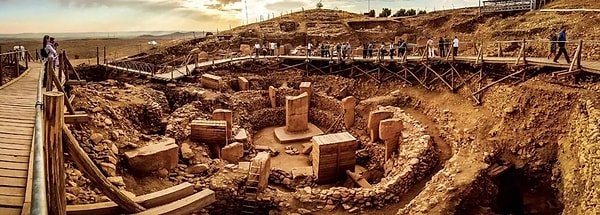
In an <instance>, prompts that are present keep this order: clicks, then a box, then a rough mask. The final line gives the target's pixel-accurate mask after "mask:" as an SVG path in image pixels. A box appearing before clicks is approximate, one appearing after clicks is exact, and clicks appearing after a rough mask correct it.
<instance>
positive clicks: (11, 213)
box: [0, 206, 21, 215]
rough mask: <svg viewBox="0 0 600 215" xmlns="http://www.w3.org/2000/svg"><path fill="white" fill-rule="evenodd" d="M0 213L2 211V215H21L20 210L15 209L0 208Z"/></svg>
mask: <svg viewBox="0 0 600 215" xmlns="http://www.w3.org/2000/svg"><path fill="white" fill-rule="evenodd" d="M0 211H2V215H20V214H21V208H20V207H19V208H15V207H2V206H0Z"/></svg>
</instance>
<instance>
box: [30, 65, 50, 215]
mask: <svg viewBox="0 0 600 215" xmlns="http://www.w3.org/2000/svg"><path fill="white" fill-rule="evenodd" d="M45 63H46V62H45V61H44V62H42V65H44V64H45ZM44 69H45V68H44V66H42V67H41V71H40V75H39V77H38V87H37V99H36V103H35V130H34V141H33V183H32V184H33V185H32V186H33V187H32V189H31V192H32V193H31V198H32V199H31V214H36V215H38V214H39V215H46V214H48V203H47V199H46V167H45V165H46V164H45V160H44V142H43V133H42V108H43V102H42V85H43V80H44V78H43V77H44Z"/></svg>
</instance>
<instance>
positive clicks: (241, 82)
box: [238, 77, 250, 91]
mask: <svg viewBox="0 0 600 215" xmlns="http://www.w3.org/2000/svg"><path fill="white" fill-rule="evenodd" d="M238 86H239V87H240V90H241V91H244V90H249V89H250V83H249V82H248V79H246V78H244V77H238Z"/></svg>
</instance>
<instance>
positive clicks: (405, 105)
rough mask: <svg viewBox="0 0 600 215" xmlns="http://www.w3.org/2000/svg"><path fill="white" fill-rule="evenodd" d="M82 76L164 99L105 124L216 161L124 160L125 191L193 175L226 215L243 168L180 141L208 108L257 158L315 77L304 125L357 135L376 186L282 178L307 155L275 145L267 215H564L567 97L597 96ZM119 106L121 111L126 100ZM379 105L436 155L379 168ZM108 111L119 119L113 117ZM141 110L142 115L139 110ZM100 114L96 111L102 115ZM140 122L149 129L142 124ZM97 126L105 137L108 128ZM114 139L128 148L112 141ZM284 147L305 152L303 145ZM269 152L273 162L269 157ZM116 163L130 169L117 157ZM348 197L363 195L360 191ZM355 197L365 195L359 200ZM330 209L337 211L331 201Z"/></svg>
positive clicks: (282, 79)
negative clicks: (372, 134)
mask: <svg viewBox="0 0 600 215" xmlns="http://www.w3.org/2000/svg"><path fill="white" fill-rule="evenodd" d="M90 74H93V75H94V77H93V78H92V80H94V81H96V82H106V78H114V79H117V80H119V81H120V83H119V84H115V85H112V86H104V88H108V90H109V91H110V90H117V89H122V88H127V87H128V86H132V87H133V89H135V90H134V92H137V91H138V90H139V91H140V92H141V94H144V95H145V94H148V95H154V94H155V93H158V94H161V95H162V96H163V97H164V99H163V101H162V102H159V103H165V104H161V105H160V106H161V107H162V108H161V109H162V110H161V112H162V114H161V116H160V117H158V118H157V117H154V118H136V119H133V118H119V117H116V118H115V117H112V119H113V120H112V121H113V123H115V124H120V123H121V122H119V119H122V120H125V121H129V122H126V123H123V124H124V126H123V127H127V126H132V125H133V127H140V133H141V134H144V135H147V136H151V138H155V137H161V136H169V137H173V138H175V139H176V140H177V144H178V145H181V144H182V143H186V144H191V145H192V148H194V152H195V153H196V155H197V156H198V157H201V158H197V159H196V161H198V162H199V161H203V162H206V163H208V164H211V166H212V165H214V167H211V168H210V170H209V171H207V172H206V173H202V174H197V175H196V176H194V177H192V178H187V177H185V176H181V174H180V173H179V172H181V170H184V169H185V168H187V166H191V165H193V163H190V162H191V160H188V159H184V158H182V157H180V161H179V163H180V164H179V166H178V168H177V169H176V170H173V171H169V172H168V173H167V174H166V176H165V175H164V174H158V173H156V174H151V175H144V176H139V175H136V174H129V173H128V171H127V168H126V167H118V169H119V171H118V172H119V173H122V174H124V175H125V176H126V178H130V179H128V180H125V183H126V184H127V186H126V189H128V190H130V191H132V192H134V193H135V194H136V195H141V194H144V193H147V192H150V191H152V190H151V189H139V188H135V187H133V186H139V185H137V184H136V183H129V182H128V181H145V180H147V181H149V182H147V183H149V184H153V183H154V184H155V183H158V182H156V181H155V180H154V179H147V178H163V179H161V180H165V179H166V181H168V183H165V182H161V185H160V186H156V187H155V188H156V189H160V188H164V187H168V186H169V185H172V184H177V183H180V182H182V181H188V182H194V183H195V184H196V189H202V188H211V189H215V191H216V192H217V193H218V195H217V198H218V200H219V201H218V202H216V203H215V204H214V205H213V206H211V207H209V208H208V209H207V211H205V212H209V213H211V214H221V213H227V212H226V211H223V210H220V208H226V207H236V206H238V207H239V206H240V205H239V204H240V202H239V197H240V196H239V193H238V192H236V191H235V190H236V189H237V188H239V187H241V185H242V184H243V182H244V180H245V179H244V174H243V173H236V171H231V173H230V174H233V175H230V176H227V177H225V176H223V169H225V168H223V166H224V164H225V163H223V161H216V162H215V161H211V160H210V158H209V157H210V152H209V151H208V150H207V149H206V148H205V147H203V146H202V145H203V144H199V143H190V141H189V140H187V136H188V135H189V131H187V132H186V131H184V130H186V129H189V127H187V126H188V124H189V122H190V120H191V119H195V118H198V117H200V118H210V114H211V113H212V111H213V110H214V109H217V108H224V109H231V110H233V112H234V124H235V127H236V128H245V129H246V130H247V131H248V132H249V134H250V135H251V136H252V137H253V139H254V143H253V144H248V145H245V146H244V149H245V157H244V158H243V159H244V160H247V159H249V158H251V157H252V156H254V155H255V154H256V151H255V150H254V146H255V145H256V144H266V145H271V146H273V145H276V144H279V143H277V141H276V140H275V138H273V136H272V131H271V130H272V128H273V127H275V126H282V125H284V124H285V108H284V107H282V104H285V103H284V101H285V95H295V94H298V90H296V89H298V86H299V85H300V82H303V81H308V82H312V83H313V85H312V86H313V91H314V92H315V95H316V96H315V97H314V98H313V99H312V100H311V110H310V113H309V121H310V122H312V123H314V124H315V125H317V126H318V127H320V128H321V129H322V130H329V131H330V133H334V132H340V131H349V132H350V133H352V134H353V135H354V136H355V137H357V139H358V140H359V150H358V151H357V164H358V165H360V166H362V167H364V168H365V170H366V172H370V173H372V174H371V175H370V176H369V177H368V178H367V179H368V181H369V182H370V183H372V184H373V185H374V186H376V187H378V188H377V189H365V188H356V187H353V188H346V187H343V185H344V181H343V180H341V181H338V182H336V183H333V184H326V185H318V184H316V183H315V182H314V181H312V180H311V179H306V180H301V181H294V180H292V181H291V182H289V181H288V182H289V183H288V182H285V183H284V181H285V180H284V179H285V178H286V177H289V171H290V170H289V168H291V167H293V166H294V165H302V166H308V164H309V163H308V158H307V156H306V155H295V156H304V157H300V158H298V159H294V160H291V162H286V161H290V160H289V158H291V157H293V156H291V155H287V154H286V153H285V152H284V150H282V148H281V147H279V148H276V150H277V151H280V152H279V153H280V154H279V155H278V156H276V157H274V158H273V159H274V162H273V165H272V167H273V168H274V170H273V171H272V175H275V176H277V177H279V178H277V177H273V178H270V183H271V185H272V188H269V189H268V191H267V192H266V194H265V195H266V196H268V198H265V199H264V200H262V201H261V206H262V209H263V211H264V212H268V211H269V210H275V211H278V212H280V213H285V212H297V209H298V208H301V209H307V210H309V211H312V212H314V213H316V214H327V213H334V214H335V213H346V212H348V210H350V211H352V212H354V211H362V212H364V213H384V214H392V213H397V212H398V213H399V214H430V213H439V214H454V213H459V214H465V213H466V214H472V213H491V214H494V213H495V214H560V213H562V212H563V211H566V210H567V209H566V208H569V207H571V208H572V207H573V206H568V205H566V204H565V203H571V204H572V203H573V202H574V201H573V200H567V201H566V200H565V199H566V198H569V197H571V196H572V195H574V194H573V192H572V191H569V190H568V189H567V188H570V187H567V185H565V183H566V182H565V180H567V179H563V178H562V175H561V173H562V171H573V170H572V168H573V167H575V166H577V165H571V166H567V163H568V162H567V161H566V160H564V158H560V157H559V155H560V154H564V155H563V157H565V156H566V155H570V154H577V152H574V151H572V149H571V148H568V147H566V146H565V145H566V144H559V141H560V140H563V141H566V140H567V139H568V140H570V142H571V143H572V142H577V139H576V135H575V134H573V129H574V128H573V126H572V123H573V122H574V121H573V120H575V119H577V117H575V116H574V114H573V113H572V112H573V111H574V110H577V109H578V108H579V109H580V108H581V105H580V104H579V103H577V102H572V101H573V100H576V101H578V100H581V99H582V98H583V99H585V98H595V94H594V93H593V92H588V91H585V92H578V91H577V90H575V89H573V88H569V87H566V86H561V85H556V84H552V83H549V82H546V81H544V80H537V79H536V80H530V81H527V82H524V83H521V84H518V85H499V86H497V87H492V88H491V89H490V90H488V92H486V93H485V94H484V98H485V99H484V104H483V105H482V106H474V105H472V102H471V101H469V97H468V96H466V95H467V92H466V90H464V89H460V90H459V91H458V93H452V92H447V91H444V90H437V91H427V90H423V89H420V88H418V87H410V86H406V85H405V84H404V83H401V82H397V81H389V82H385V83H382V84H380V85H376V84H375V83H373V82H372V81H370V80H366V79H357V80H353V79H348V78H344V77H340V76H308V77H306V76H303V72H295V71H283V72H259V73H243V72H234V73H231V72H230V71H213V72H211V74H215V75H219V76H222V77H223V79H224V80H225V82H226V83H227V86H226V87H225V89H223V90H222V91H221V92H216V91H213V90H208V89H204V88H201V87H200V84H199V80H200V77H191V78H188V79H186V80H185V81H184V82H180V83H177V84H175V85H172V84H169V85H165V84H161V83H150V82H148V81H146V80H140V79H137V78H136V77H132V76H130V77H125V76H115V75H114V73H107V74H104V75H100V74H98V72H97V71H94V72H90ZM238 76H244V77H246V78H247V79H248V80H249V82H250V88H251V90H249V91H240V90H239V86H237V81H236V80H237V77H238ZM88 77H90V76H88ZM542 79H543V78H542ZM489 81H491V80H489ZM124 83H128V84H124ZM269 86H274V87H276V88H277V103H278V108H270V104H269V99H268V92H267V90H268V88H269ZM85 88H92V89H89V90H87V92H83V91H82V92H81V93H82V94H83V95H84V97H85V96H86V95H87V94H90V93H91V94H94V93H93V92H92V91H93V90H98V89H99V88H102V87H97V86H96V87H89V86H88V87H84V89H85ZM112 88H115V89H112ZM439 89H441V87H440V88H439ZM105 90H106V89H105ZM145 91H148V92H145ZM350 95H352V96H355V97H356V98H358V100H359V101H360V103H359V104H358V105H357V119H356V125H355V126H354V127H353V128H350V129H345V128H344V127H343V126H342V124H343V123H336V122H337V121H338V120H337V118H338V117H339V116H340V114H341V113H343V109H342V108H341V106H340V105H339V102H340V99H341V98H344V97H346V96H350ZM121 96H123V95H121ZM117 97H119V96H117ZM548 101H553V102H548ZM88 102H89V103H95V102H94V101H93V100H90V101H88ZM122 103H124V104H123V105H124V106H127V104H126V103H127V102H122ZM86 105H88V107H86ZM78 106H79V107H80V108H81V107H84V108H83V109H86V108H89V109H90V110H91V109H93V107H92V106H89V104H78ZM379 107H381V108H392V109H393V110H394V111H395V113H396V114H395V117H396V116H397V117H409V118H406V119H408V120H409V121H410V120H412V121H410V122H412V123H414V124H415V125H418V126H417V127H421V128H422V130H420V131H419V132H421V133H419V135H428V136H429V137H430V141H429V143H428V144H429V145H431V146H432V150H433V151H431V152H434V153H433V154H430V152H429V151H428V150H424V151H423V152H418V153H417V152H415V153H417V154H418V155H433V156H432V157H434V158H435V159H431V160H428V159H426V158H421V157H419V158H420V159H421V160H417V161H419V164H416V165H415V166H412V167H406V166H405V165H404V166H403V165H402V164H401V163H408V161H409V160H410V156H409V155H406V156H408V157H405V158H403V157H402V156H404V155H402V150H406V151H410V150H411V149H410V148H401V152H400V153H401V155H400V157H399V158H397V159H399V160H398V161H403V162H400V163H398V164H397V165H398V167H394V168H395V170H394V171H392V172H391V173H390V174H387V175H386V174H384V164H383V162H381V161H380V160H378V159H380V157H381V154H382V151H381V148H380V147H379V148H378V147H377V146H376V145H377V144H375V145H373V144H369V137H368V132H366V128H365V127H366V115H367V114H368V112H369V111H371V110H375V109H377V108H379ZM125 110H129V111H135V110H130V109H125ZM92 112H93V111H92ZM141 113H144V112H141ZM114 114H116V115H118V113H114ZM109 115H110V114H109ZM143 115H146V114H141V115H139V116H140V117H142V116H143ZM100 119H104V118H102V117H100ZM131 124H132V125H131ZM144 124H149V125H152V126H151V127H147V126H144ZM405 125H406V122H405ZM92 127H93V128H91V129H89V130H86V129H85V128H84V129H83V130H82V131H81V132H79V135H81V138H82V139H86V138H88V137H89V135H90V134H89V133H88V134H86V132H90V131H91V132H98V130H103V129H102V128H100V126H92ZM186 127H187V128H186ZM105 130H106V131H107V132H110V129H105ZM407 132H408V133H410V132H413V131H407ZM415 132H416V131H415ZM124 133H125V134H123V135H124V136H131V137H130V138H129V139H136V138H134V137H133V136H135V135H139V134H138V133H127V132H124ZM143 139H146V138H143ZM410 141H411V140H410V138H408V139H407V142H406V143H405V144H406V145H410V144H409V143H411V142H410ZM119 145H127V144H121V143H119ZM286 146H287V145H286ZM291 146H292V147H295V148H298V149H301V144H292V145H291ZM84 148H86V147H85V146H84ZM89 148H90V149H89V150H88V153H90V154H102V153H99V152H97V150H94V149H93V145H90V146H89ZM425 151H427V152H425ZM420 153H422V154H420ZM279 156H281V157H279ZM99 157H101V156H99ZM278 157H279V158H278ZM277 159H281V160H280V161H277ZM402 159H407V160H402ZM421 163H426V164H427V165H426V167H422V166H419V165H421ZM493 164H500V166H503V165H504V166H507V170H506V171H502V172H501V173H499V174H497V175H490V174H489V172H490V171H491V170H492V169H493V168H494V167H495V166H494V165H493ZM119 165H124V166H126V164H125V163H124V162H122V161H121V162H120V163H119ZM578 165H583V164H578ZM405 168H410V169H414V168H416V169H419V168H421V170H419V171H416V172H417V173H418V174H415V175H412V176H411V177H414V179H411V180H410V181H409V182H404V181H402V180H398V179H397V178H398V176H399V175H405V174H406V173H403V171H404V170H405ZM234 173H235V174H234ZM225 175H227V174H225ZM224 178H225V179H226V180H225V179H224ZM393 178H395V179H393ZM400 178H402V177H400ZM568 180H572V179H568ZM215 181H218V182H215ZM400 181H401V182H400ZM386 183H388V184H390V185H391V186H395V184H398V186H399V187H394V188H393V189H392V188H389V187H388V186H387V185H386V186H385V188H383V184H386ZM569 183H570V184H569V185H572V184H575V185H578V184H577V183H575V182H571V181H569ZM217 185H218V186H217ZM380 186H382V187H380ZM227 187H228V188H227ZM305 187H310V189H308V190H309V191H310V192H307V191H306V190H307V189H305ZM380 188H381V189H380ZM570 189H572V188H570ZM363 190H366V191H363ZM345 192H348V193H352V194H351V196H354V197H353V198H339V197H336V196H335V195H340V193H341V194H345ZM362 192H364V195H363V193H362ZM356 193H360V196H359V194H356ZM386 193H390V194H392V195H391V196H390V197H388V198H383V199H379V198H377V197H376V196H377V195H381V196H385V195H386ZM361 197H363V198H361ZM358 198H361V199H360V200H355V199H358ZM579 198H583V197H579ZM98 199H100V198H98ZM236 199H238V200H236ZM330 200H331V201H330ZM75 202H77V201H75ZM79 202H85V201H79ZM87 202H89V201H87ZM328 205H335V206H337V207H333V208H331V207H328ZM325 209H327V210H325ZM569 210H574V209H569Z"/></svg>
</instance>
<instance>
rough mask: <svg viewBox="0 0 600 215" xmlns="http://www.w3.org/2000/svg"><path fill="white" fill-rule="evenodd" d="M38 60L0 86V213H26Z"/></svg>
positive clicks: (28, 201) (27, 210)
mask: <svg viewBox="0 0 600 215" xmlns="http://www.w3.org/2000/svg"><path fill="white" fill-rule="evenodd" d="M40 70H41V65H40V64H39V63H30V64H29V70H28V71H27V72H26V74H24V75H22V76H21V77H20V78H18V79H15V80H13V81H11V82H9V83H7V84H6V85H3V86H1V87H0V212H1V213H2V215H13V214H29V213H30V211H29V203H30V200H29V199H30V198H31V177H32V171H30V170H31V169H32V164H33V162H32V161H31V159H30V158H33V155H32V152H33V150H31V148H32V143H33V130H34V124H35V104H36V97H37V87H38V76H39V73H40Z"/></svg>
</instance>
